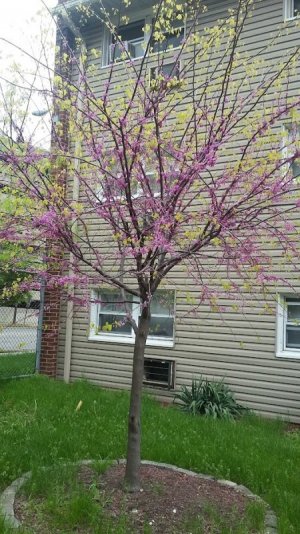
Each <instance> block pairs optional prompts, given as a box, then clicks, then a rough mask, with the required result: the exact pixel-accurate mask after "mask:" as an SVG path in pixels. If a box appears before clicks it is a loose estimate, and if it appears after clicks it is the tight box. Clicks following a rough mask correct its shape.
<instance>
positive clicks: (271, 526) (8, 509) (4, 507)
mask: <svg viewBox="0 0 300 534" xmlns="http://www.w3.org/2000/svg"><path fill="white" fill-rule="evenodd" d="M93 461H94V460H82V461H81V462H77V463H78V464H79V465H89V464H91V463H93ZM125 463H126V460H125V459H124V458H122V459H119V460H115V461H114V462H112V465H119V464H125ZM141 463H142V464H143V465H153V466H155V467H159V468H161V469H171V470H172V471H176V472H177V473H183V474H185V475H189V476H192V477H198V478H202V479H203V480H211V481H213V482H218V484H221V485H222V486H228V487H230V488H233V489H235V490H236V491H238V492H240V493H242V494H243V495H245V496H246V497H249V498H250V499H255V500H257V501H258V502H261V503H263V504H264V505H265V506H266V517H265V530H264V534H277V533H278V531H277V518H276V515H275V513H274V512H273V510H272V509H271V508H270V506H269V505H268V504H267V503H266V502H265V501H264V500H263V499H261V497H259V496H258V495H255V494H254V493H252V491H250V490H249V489H248V488H246V487H245V486H242V485H240V484H236V483H235V482H231V481H230V480H222V479H217V478H215V477H212V476H209V475H202V474H200V473H195V471H189V470H188V469H182V468H181V467H176V466H175V465H171V464H165V463H159V462H152V461H148V460H142V462H141ZM65 465H66V464H65ZM30 477H31V471H28V472H27V473H25V474H24V475H23V476H21V477H20V478H17V479H16V480H14V482H13V483H12V484H11V485H10V486H8V488H6V489H5V490H4V492H3V493H2V495H1V496H0V512H1V513H2V514H3V516H4V518H5V519H6V521H7V522H8V524H9V525H10V526H11V527H13V528H19V527H20V526H21V523H20V521H19V520H18V519H17V518H16V517H15V514H14V503H15V497H16V494H17V492H18V491H19V489H20V488H21V487H22V486H23V484H25V482H26V481H27V480H28V479H29V478H30Z"/></svg>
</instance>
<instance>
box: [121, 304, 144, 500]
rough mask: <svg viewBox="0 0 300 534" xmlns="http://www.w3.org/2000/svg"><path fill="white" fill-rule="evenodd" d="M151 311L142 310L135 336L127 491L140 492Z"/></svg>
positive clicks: (126, 474) (129, 420)
mask: <svg viewBox="0 0 300 534" xmlns="http://www.w3.org/2000/svg"><path fill="white" fill-rule="evenodd" d="M149 324H150V309H149V308H148V307H146V308H144V309H143V310H142V313H141V316H140V320H139V324H138V331H137V333H136V336H135V344H134V353H133V368H132V383H131V394H130V407H129V415H128V441H127V461H126V471H125V480H124V482H125V488H126V490H127V491H130V492H135V491H139V489H140V487H141V482H140V464H141V404H142V386H143V375H144V355H145V346H146V340H147V336H148V332H149Z"/></svg>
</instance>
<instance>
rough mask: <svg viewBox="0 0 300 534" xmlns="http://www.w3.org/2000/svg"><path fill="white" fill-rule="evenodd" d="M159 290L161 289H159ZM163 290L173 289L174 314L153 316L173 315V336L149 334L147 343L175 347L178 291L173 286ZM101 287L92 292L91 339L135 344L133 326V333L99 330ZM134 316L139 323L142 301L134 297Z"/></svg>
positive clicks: (154, 315)
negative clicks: (112, 332)
mask: <svg viewBox="0 0 300 534" xmlns="http://www.w3.org/2000/svg"><path fill="white" fill-rule="evenodd" d="M104 289H107V288H103V290H104ZM158 291H159V290H158ZM163 291H172V293H173V295H174V307H173V314H172V315H170V314H169V315H168V316H167V315H163V314H153V317H173V337H172V338H170V337H163V336H153V335H149V336H148V339H147V343H146V344H147V345H148V346H152V347H174V344H175V316H176V314H175V312H176V310H175V303H176V292H175V289H173V288H168V289H163ZM100 293H101V289H100V290H93V291H92V294H91V306H90V333H89V336H88V339H89V340H90V341H102V342H109V343H126V344H129V345H133V344H134V342H135V334H134V330H133V328H131V334H117V333H116V334H110V333H107V332H103V331H102V332H98V317H99V312H100V307H101V304H100V303H99V302H97V301H99V297H100ZM131 312H132V317H133V319H134V320H135V322H136V323H138V319H139V314H140V303H139V301H138V300H135V298H134V297H133V302H132V309H131Z"/></svg>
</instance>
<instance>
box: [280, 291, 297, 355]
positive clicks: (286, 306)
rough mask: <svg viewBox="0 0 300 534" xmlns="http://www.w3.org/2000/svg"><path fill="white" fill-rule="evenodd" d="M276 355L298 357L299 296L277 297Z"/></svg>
mask: <svg viewBox="0 0 300 534" xmlns="http://www.w3.org/2000/svg"><path fill="white" fill-rule="evenodd" d="M276 355H277V356H282V357H287V358H300V298H297V297H292V296H291V297H287V296H282V295H281V296H280V297H279V299H278V307H277V353H276Z"/></svg>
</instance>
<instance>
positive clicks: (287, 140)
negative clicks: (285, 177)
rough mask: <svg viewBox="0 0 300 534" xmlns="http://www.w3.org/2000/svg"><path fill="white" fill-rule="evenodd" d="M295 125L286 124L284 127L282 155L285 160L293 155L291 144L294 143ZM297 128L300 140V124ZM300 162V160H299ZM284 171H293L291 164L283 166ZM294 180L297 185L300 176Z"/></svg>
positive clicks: (299, 181)
mask: <svg viewBox="0 0 300 534" xmlns="http://www.w3.org/2000/svg"><path fill="white" fill-rule="evenodd" d="M293 126H294V125H293V124H285V125H284V126H283V142H282V143H283V144H282V155H283V157H284V158H288V157H289V156H291V155H292V154H293V152H292V151H291V149H290V146H289V145H290V144H291V143H292V140H291V133H290V132H291V129H292V127H293ZM296 127H297V130H298V134H297V137H298V136H299V140H300V124H298V125H297V124H296ZM297 142H298V139H297ZM299 160H300V158H299ZM297 161H298V158H297ZM283 169H284V171H285V172H288V171H289V170H291V165H289V164H285V165H284V166H283ZM294 179H295V182H296V183H300V176H299V175H298V176H294Z"/></svg>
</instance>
